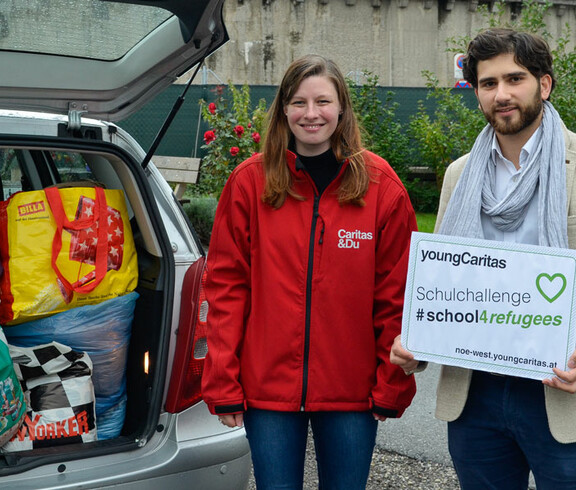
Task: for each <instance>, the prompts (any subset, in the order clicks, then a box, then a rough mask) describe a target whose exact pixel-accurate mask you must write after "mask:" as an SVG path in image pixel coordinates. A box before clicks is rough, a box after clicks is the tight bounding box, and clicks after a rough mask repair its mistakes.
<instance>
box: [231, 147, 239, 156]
mask: <svg viewBox="0 0 576 490" xmlns="http://www.w3.org/2000/svg"><path fill="white" fill-rule="evenodd" d="M239 151H240V148H238V147H237V146H233V147H232V148H230V155H232V156H233V157H235V156H236V155H238V152H239Z"/></svg>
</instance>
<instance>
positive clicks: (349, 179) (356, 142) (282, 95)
mask: <svg viewBox="0 0 576 490" xmlns="http://www.w3.org/2000/svg"><path fill="white" fill-rule="evenodd" d="M312 76H323V77H327V78H328V79H329V80H330V81H331V82H332V83H333V84H334V86H335V88H336V92H337V94H338V99H339V102H340V107H341V110H342V114H341V116H340V118H339V121H338V125H337V127H336V130H335V131H334V133H333V134H332V136H331V138H330V143H331V148H332V151H333V152H334V155H335V156H336V159H337V160H338V161H343V160H345V159H348V160H349V165H348V167H347V168H346V170H345V172H344V175H343V177H342V183H341V184H340V187H339V188H338V201H339V202H340V204H355V205H357V206H364V204H365V203H364V199H363V198H364V196H365V195H366V192H367V191H368V185H369V183H370V176H369V174H368V171H367V169H366V165H365V163H364V158H363V156H362V152H363V148H362V138H361V135H360V128H359V126H358V122H357V120H356V116H355V115H354V110H353V108H352V101H351V100H350V93H349V92H348V85H347V84H346V80H345V79H344V76H343V75H342V73H341V71H340V69H339V68H338V67H337V66H336V64H335V63H334V62H332V61H331V60H328V59H326V58H324V57H322V56H318V55H307V56H304V57H302V58H299V59H297V60H295V61H293V62H292V63H291V64H290V66H289V67H288V69H287V70H286V73H285V74H284V77H283V79H282V82H281V83H280V87H279V88H278V92H277V93H276V97H275V98H274V101H273V102H272V105H271V106H270V109H269V111H268V114H267V129H266V134H265V136H264V143H263V151H262V153H263V166H264V172H265V175H266V185H265V188H264V194H263V196H262V199H263V200H264V202H266V203H268V204H270V205H271V206H272V207H274V208H276V209H278V208H279V207H280V206H282V204H284V201H285V200H286V197H287V196H288V195H290V196H292V197H294V198H295V199H299V200H302V199H303V198H302V196H300V195H298V194H297V193H296V192H294V190H293V188H292V177H291V174H290V171H289V169H288V166H287V165H286V149H287V148H288V144H289V142H290V138H291V136H292V132H291V131H290V127H289V126H288V121H287V119H286V115H285V113H284V108H285V107H286V105H288V103H289V102H290V100H291V99H292V97H293V96H294V94H295V93H296V91H297V90H298V87H299V86H300V84H301V83H302V81H303V80H304V79H305V78H308V77H312Z"/></svg>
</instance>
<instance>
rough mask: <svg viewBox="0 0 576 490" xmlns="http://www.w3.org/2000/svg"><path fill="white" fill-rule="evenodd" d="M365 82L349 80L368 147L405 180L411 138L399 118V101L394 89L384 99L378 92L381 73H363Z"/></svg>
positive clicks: (356, 111)
mask: <svg viewBox="0 0 576 490" xmlns="http://www.w3.org/2000/svg"><path fill="white" fill-rule="evenodd" d="M362 73H363V75H364V78H365V80H366V81H365V83H363V84H362V85H357V84H356V82H355V81H353V80H351V79H348V80H347V82H348V88H349V90H350V96H351V99H352V105H353V106H354V112H355V114H356V117H357V119H358V122H359V124H360V127H361V130H362V138H363V141H364V144H365V146H366V148H367V149H369V150H371V151H373V152H374V153H376V154H377V155H380V156H381V157H382V158H384V159H386V161H387V162H388V163H389V164H390V165H391V166H392V168H393V169H394V170H395V171H396V173H397V174H398V176H399V177H400V178H401V179H404V178H406V177H407V175H408V172H409V170H408V167H409V160H410V141H409V138H408V135H407V134H406V132H405V131H404V130H403V128H402V124H401V123H400V122H399V121H398V119H397V118H396V111H397V110H398V106H399V104H398V103H397V102H394V100H393V97H394V92H391V91H388V92H387V93H386V96H385V98H384V101H382V100H381V99H380V96H379V94H378V81H379V79H378V76H377V75H374V74H373V73H371V72H369V71H363V72H362Z"/></svg>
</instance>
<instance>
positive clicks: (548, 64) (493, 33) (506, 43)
mask: <svg viewBox="0 0 576 490" xmlns="http://www.w3.org/2000/svg"><path fill="white" fill-rule="evenodd" d="M508 53H511V54H513V55H514V61H515V62H516V63H518V64H519V65H522V66H523V67H525V68H526V69H527V70H528V71H529V72H530V73H531V74H532V75H534V76H535V77H536V78H537V79H538V80H540V77H542V75H550V76H551V77H552V90H554V86H555V85H556V79H555V78H554V70H553V68H552V54H551V53H550V48H549V46H548V43H546V41H545V40H544V39H542V38H541V37H539V36H537V35H535V34H530V33H527V32H518V31H515V30H513V29H488V30H486V31H483V32H481V33H480V34H478V35H477V36H476V37H475V38H474V39H473V40H472V41H471V42H470V44H469V45H468V52H467V53H466V56H465V57H464V60H463V65H462V74H463V75H464V78H465V79H466V80H467V81H468V82H470V83H471V84H472V86H473V87H474V88H478V62H479V61H486V60H489V59H491V58H494V57H495V56H498V55H501V54H508Z"/></svg>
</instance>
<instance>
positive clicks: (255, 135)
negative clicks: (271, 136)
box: [252, 131, 260, 143]
mask: <svg viewBox="0 0 576 490" xmlns="http://www.w3.org/2000/svg"><path fill="white" fill-rule="evenodd" d="M252 139H253V140H254V143H260V133H257V132H256V131H254V132H253V133H252Z"/></svg>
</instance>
